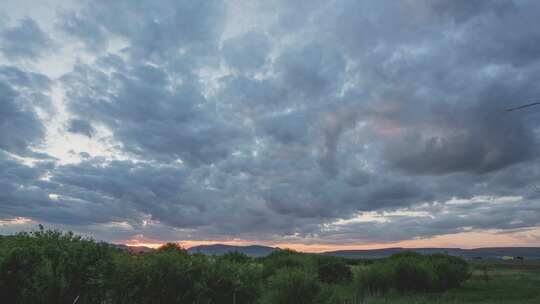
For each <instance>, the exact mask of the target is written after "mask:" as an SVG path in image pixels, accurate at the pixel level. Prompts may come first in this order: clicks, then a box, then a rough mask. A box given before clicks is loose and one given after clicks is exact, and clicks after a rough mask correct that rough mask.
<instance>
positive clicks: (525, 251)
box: [322, 247, 540, 259]
mask: <svg viewBox="0 0 540 304" xmlns="http://www.w3.org/2000/svg"><path fill="white" fill-rule="evenodd" d="M403 251H414V252H418V253H421V254H433V253H446V254H449V255H454V256H459V257H462V258H465V259H473V258H484V259H490V258H491V259H500V258H502V257H504V256H512V257H517V256H521V257H524V258H526V259H540V247H492V248H475V249H461V248H384V249H367V250H338V251H329V252H323V253H322V254H324V255H331V256H339V257H345V258H365V259H376V258H384V257H388V256H390V255H392V254H394V253H398V252H403Z"/></svg>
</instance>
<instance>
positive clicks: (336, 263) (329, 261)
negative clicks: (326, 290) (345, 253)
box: [317, 257, 352, 284]
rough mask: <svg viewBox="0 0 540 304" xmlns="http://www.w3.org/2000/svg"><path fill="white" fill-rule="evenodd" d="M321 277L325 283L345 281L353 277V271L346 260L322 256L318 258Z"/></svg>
mask: <svg viewBox="0 0 540 304" xmlns="http://www.w3.org/2000/svg"><path fill="white" fill-rule="evenodd" d="M317 273H318V275H319V279H320V280H321V281H322V282H325V283H332V284H337V283H345V282H349V281H350V280H351V279H352V272H351V269H350V268H349V266H348V265H347V263H345V261H344V260H342V259H339V258H334V257H321V258H319V259H318V260H317Z"/></svg>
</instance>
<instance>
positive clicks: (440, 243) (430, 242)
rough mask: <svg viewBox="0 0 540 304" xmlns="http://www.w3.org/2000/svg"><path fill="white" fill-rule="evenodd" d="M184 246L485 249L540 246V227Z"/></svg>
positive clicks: (154, 243)
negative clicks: (390, 238)
mask: <svg viewBox="0 0 540 304" xmlns="http://www.w3.org/2000/svg"><path fill="white" fill-rule="evenodd" d="M123 243H124V244H125V245H127V246H145V247H149V248H159V247H160V246H162V245H164V244H165V243H167V242H166V241H159V240H151V239H146V238H142V237H139V238H135V239H133V240H128V241H124V242H123ZM175 243H178V244H179V245H180V246H182V247H184V248H186V249H189V248H191V247H194V246H200V245H212V244H222V245H232V246H250V245H262V246H270V247H279V248H282V249H285V248H288V249H293V250H296V251H302V252H310V253H317V252H324V251H335V250H362V249H365V250H367V249H383V248H391V247H404V248H420V247H435V248H437V247H440V248H464V249H471V248H481V247H530V246H540V227H536V228H534V229H530V230H527V231H518V232H514V233H504V234H503V233H498V232H497V231H484V232H473V231H471V232H461V233H456V234H447V235H439V236H434V237H431V238H425V239H417V240H406V241H399V242H389V243H375V242H374V243H352V244H325V243H322V242H321V243H309V244H304V243H288V242H279V241H251V240H184V241H176V242H175Z"/></svg>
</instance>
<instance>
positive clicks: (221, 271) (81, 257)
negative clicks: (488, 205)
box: [0, 227, 490, 304]
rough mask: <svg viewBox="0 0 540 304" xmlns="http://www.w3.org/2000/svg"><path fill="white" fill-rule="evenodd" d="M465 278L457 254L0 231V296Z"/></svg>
mask: <svg viewBox="0 0 540 304" xmlns="http://www.w3.org/2000/svg"><path fill="white" fill-rule="evenodd" d="M351 269H354V280H352V277H353V276H352V271H351ZM469 277H470V273H469V269H468V264H467V263H466V262H465V261H464V260H462V259H459V258H456V257H451V256H447V255H441V254H436V255H431V256H423V255H419V254H416V253H408V252H407V253H400V254H398V255H394V256H392V257H390V258H387V259H382V260H376V261H368V260H360V261H351V260H348V259H344V258H337V257H330V256H320V255H315V254H303V253H299V252H295V251H292V250H279V251H275V252H273V253H272V254H270V255H268V256H266V257H264V258H251V257H248V256H246V255H245V254H242V253H238V252H231V253H227V254H224V255H222V256H210V257H209V256H205V255H202V254H193V255H192V254H189V253H188V252H187V251H186V250H185V249H183V248H182V247H181V246H179V245H178V244H175V243H168V244H165V245H164V246H162V247H161V248H159V249H157V250H155V251H153V252H150V253H142V254H136V253H131V252H129V251H127V250H122V249H118V248H116V247H114V246H111V245H108V244H105V243H98V242H95V241H93V240H91V239H87V238H83V237H80V236H76V235H74V234H73V233H70V232H68V233H62V232H59V231H45V230H44V229H43V228H42V227H41V229H40V230H38V231H34V232H30V233H20V234H17V235H15V236H9V237H7V236H4V237H0V297H1V299H2V303H4V302H5V303H22V304H26V303H38V304H40V303H43V304H48V303H51V304H52V303H55V304H56V303H73V302H74V300H75V299H78V301H77V303H78V304H87V303H89V304H93V303H119V304H124V303H126V304H127V303H149V304H153V303H200V304H210V303H234V304H248V303H277V304H279V303H300V304H301V303H320V304H323V303H328V304H330V303H356V302H357V301H358V299H362V298H364V297H365V296H373V295H387V294H392V292H393V291H395V292H398V293H402V294H403V293H405V294H408V293H411V292H416V293H419V292H437V291H445V290H448V289H450V288H455V287H458V286H460V285H461V284H463V282H465V281H466V280H467V279H468V278H469ZM489 283H490V282H489Z"/></svg>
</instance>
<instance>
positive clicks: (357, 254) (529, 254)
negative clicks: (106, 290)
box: [114, 244, 540, 260]
mask: <svg viewBox="0 0 540 304" xmlns="http://www.w3.org/2000/svg"><path fill="white" fill-rule="evenodd" d="M114 246H115V247H117V248H119V249H123V250H129V251H131V252H134V253H146V252H152V251H154V250H155V249H152V248H148V247H144V246H126V245H121V244H114ZM276 250H280V248H278V247H269V246H261V245H251V246H234V245H224V244H212V245H200V246H194V247H191V248H189V249H188V252H189V253H191V254H194V253H202V254H206V255H222V254H225V253H227V252H234V251H237V252H241V253H244V254H246V255H248V256H251V257H262V256H266V255H269V254H270V253H272V252H274V251H276ZM403 251H414V252H418V253H421V254H434V253H445V254H449V255H453V256H459V257H462V258H464V259H474V258H482V259H501V258H502V257H504V256H511V257H517V256H520V257H523V258H525V259H529V260H531V259H532V260H536V259H540V247H490V248H475V249H461V248H401V247H395V248H383V249H365V250H337V251H327V252H321V253H319V254H321V255H329V256H337V257H344V258H351V259H379V258H385V257H388V256H391V255H392V254H395V253H399V252H403Z"/></svg>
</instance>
